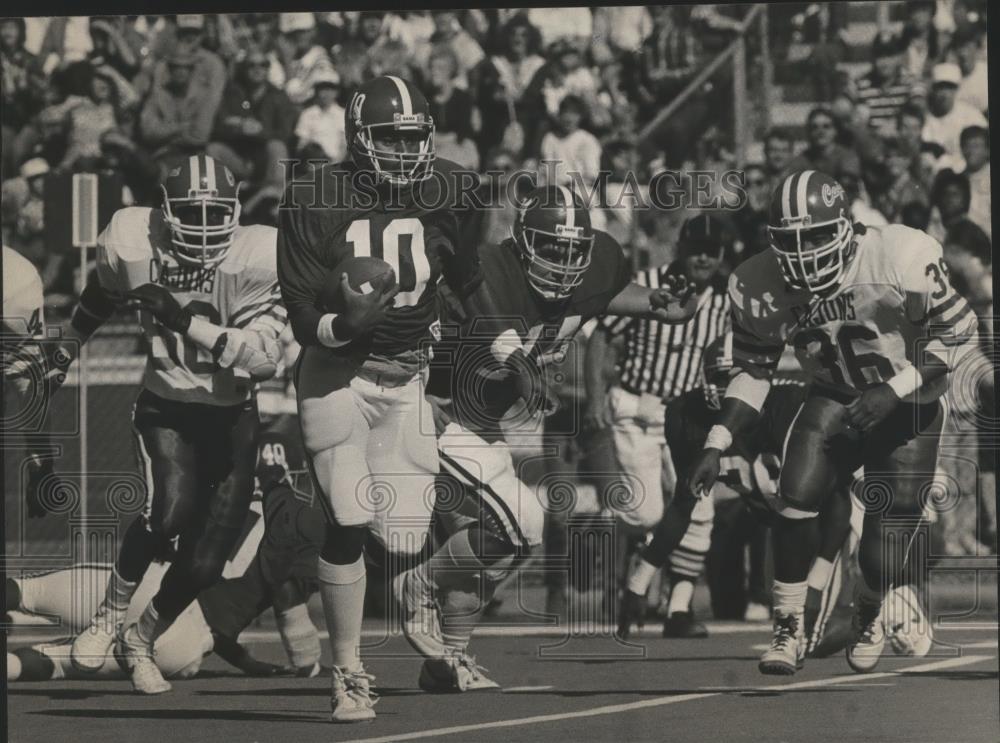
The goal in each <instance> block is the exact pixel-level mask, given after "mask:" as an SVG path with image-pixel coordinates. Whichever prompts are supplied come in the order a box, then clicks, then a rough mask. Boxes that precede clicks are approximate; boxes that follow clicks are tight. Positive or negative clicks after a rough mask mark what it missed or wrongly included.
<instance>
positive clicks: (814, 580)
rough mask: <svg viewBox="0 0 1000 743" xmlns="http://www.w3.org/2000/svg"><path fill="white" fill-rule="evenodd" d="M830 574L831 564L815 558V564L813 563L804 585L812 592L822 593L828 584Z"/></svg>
mask: <svg viewBox="0 0 1000 743" xmlns="http://www.w3.org/2000/svg"><path fill="white" fill-rule="evenodd" d="M832 574H833V563H832V562H830V561H829V560H826V559H824V558H822V557H817V558H816V562H814V563H813V566H812V570H810V571H809V577H808V578H807V579H806V583H807V584H808V585H809V587H810V588H812V589H813V590H815V591H820V592H822V591H823V590H824V589H826V586H827V584H828V583H829V582H830V576H831V575H832Z"/></svg>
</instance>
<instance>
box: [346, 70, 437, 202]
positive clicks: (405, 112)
mask: <svg viewBox="0 0 1000 743" xmlns="http://www.w3.org/2000/svg"><path fill="white" fill-rule="evenodd" d="M344 117H345V119H346V122H345V128H346V133H347V145H348V148H349V149H350V152H351V157H352V159H353V160H354V163H355V164H356V165H357V166H358V167H359V168H361V169H362V170H367V171H371V172H373V173H375V175H376V177H377V178H379V179H380V180H385V181H388V182H390V183H393V184H395V185H409V184H411V183H416V182H418V181H422V180H426V179H427V178H429V177H430V176H431V174H432V173H433V170H434V120H433V119H432V118H431V114H430V106H429V105H428V103H427V99H426V98H425V97H424V94H423V93H421V92H420V90H418V89H417V86H416V85H414V84H413V83H411V82H409V81H408V80H404V79H402V78H399V77H396V76H395V75H383V76H382V77H377V78H375V79H374V80H370V81H368V82H367V83H365V84H364V85H362V86H361V87H360V88H358V89H357V90H356V91H355V93H354V95H353V96H351V101H350V103H349V104H348V106H347V110H346V111H345V113H344Z"/></svg>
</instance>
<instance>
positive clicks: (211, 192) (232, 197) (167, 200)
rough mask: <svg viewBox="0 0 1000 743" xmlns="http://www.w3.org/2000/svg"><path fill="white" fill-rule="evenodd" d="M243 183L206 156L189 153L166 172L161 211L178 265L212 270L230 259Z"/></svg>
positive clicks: (237, 225)
mask: <svg viewBox="0 0 1000 743" xmlns="http://www.w3.org/2000/svg"><path fill="white" fill-rule="evenodd" d="M241 185H242V184H240V183H237V182H236V178H235V177H234V176H233V174H232V171H230V170H229V168H227V167H226V166H225V165H223V164H222V163H220V162H218V161H216V160H214V159H213V158H211V157H209V156H208V155H191V157H189V158H186V159H185V160H183V161H181V163H180V164H179V165H177V166H176V167H174V168H172V169H171V170H170V171H169V172H168V173H167V177H166V178H165V179H164V180H163V183H161V184H160V190H161V191H162V192H163V204H162V205H161V207H162V209H163V216H164V218H165V219H166V221H167V224H168V225H169V227H170V242H171V244H172V245H173V250H172V251H171V253H172V254H173V255H174V257H175V258H177V260H178V261H180V262H182V263H186V264H188V265H201V266H211V265H215V264H216V263H219V262H220V261H221V260H222V259H223V258H225V257H226V252H227V251H228V250H229V248H230V246H231V245H232V244H233V234H234V233H235V232H236V228H237V227H239V224H240V199H239V192H240V186H241Z"/></svg>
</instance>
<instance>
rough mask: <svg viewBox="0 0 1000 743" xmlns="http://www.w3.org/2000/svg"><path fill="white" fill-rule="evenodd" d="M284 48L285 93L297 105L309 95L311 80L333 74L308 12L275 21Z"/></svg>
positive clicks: (313, 20)
mask: <svg viewBox="0 0 1000 743" xmlns="http://www.w3.org/2000/svg"><path fill="white" fill-rule="evenodd" d="M278 28H279V30H280V31H281V35H282V38H283V40H284V43H285V44H286V46H287V48H288V50H289V51H288V58H287V60H286V63H285V76H286V80H285V92H286V93H287V94H288V97H289V98H290V99H291V100H292V103H294V104H296V105H297V106H301V105H303V104H304V103H305V102H306V101H308V100H309V96H311V95H312V83H313V79H314V78H320V77H329V76H330V74H331V73H334V74H335V73H336V70H334V68H333V62H331V61H330V57H329V55H328V54H327V53H326V51H325V50H324V49H323V47H321V46H319V45H318V44H317V43H316V18H315V17H314V16H313V14H312V13H282V14H281V16H280V19H279V21H278Z"/></svg>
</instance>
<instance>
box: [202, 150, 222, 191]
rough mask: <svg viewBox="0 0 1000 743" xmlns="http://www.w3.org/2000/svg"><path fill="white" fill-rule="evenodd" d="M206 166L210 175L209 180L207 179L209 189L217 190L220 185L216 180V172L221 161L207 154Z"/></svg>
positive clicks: (206, 171)
mask: <svg viewBox="0 0 1000 743" xmlns="http://www.w3.org/2000/svg"><path fill="white" fill-rule="evenodd" d="M205 166H206V167H205V173H206V174H207V175H208V180H207V183H208V190H209V191H217V190H218V188H219V186H218V183H217V182H216V180H215V173H216V171H217V170H218V169H219V161H218V160H214V159H212V158H210V157H208V155H206V156H205Z"/></svg>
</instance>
